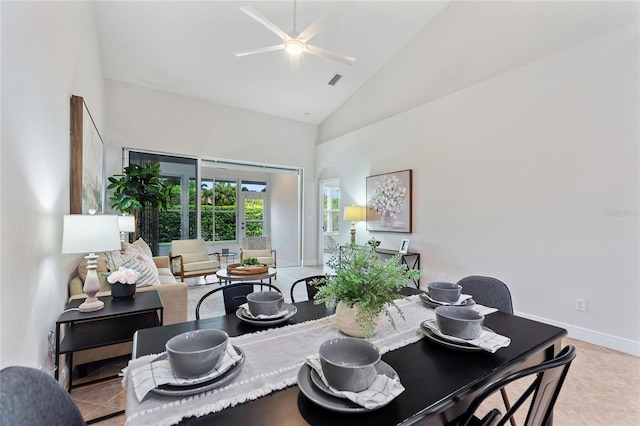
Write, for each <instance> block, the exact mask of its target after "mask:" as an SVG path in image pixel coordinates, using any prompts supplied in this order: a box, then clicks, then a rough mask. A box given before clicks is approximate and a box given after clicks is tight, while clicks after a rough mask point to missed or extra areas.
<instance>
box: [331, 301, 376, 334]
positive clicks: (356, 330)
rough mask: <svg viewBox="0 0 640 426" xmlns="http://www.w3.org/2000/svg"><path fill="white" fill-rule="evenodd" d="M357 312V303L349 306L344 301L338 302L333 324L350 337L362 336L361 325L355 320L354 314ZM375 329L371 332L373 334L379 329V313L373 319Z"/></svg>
mask: <svg viewBox="0 0 640 426" xmlns="http://www.w3.org/2000/svg"><path fill="white" fill-rule="evenodd" d="M357 314H358V305H357V304H356V305H355V306H354V307H353V308H350V307H349V306H348V305H347V304H346V303H345V302H340V303H338V306H337V307H336V314H335V317H334V318H335V322H334V324H335V326H336V328H337V329H338V330H340V331H341V332H343V333H344V334H346V335H347V336H351V337H364V334H363V333H362V327H360V324H359V323H358V321H356V315H357ZM375 324H376V326H375V329H374V331H373V334H374V335H375V334H376V333H377V332H378V330H379V329H380V315H378V317H377V318H376V320H375Z"/></svg>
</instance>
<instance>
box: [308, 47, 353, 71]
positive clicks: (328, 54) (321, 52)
mask: <svg viewBox="0 0 640 426" xmlns="http://www.w3.org/2000/svg"><path fill="white" fill-rule="evenodd" d="M305 51H307V52H309V53H311V54H312V55H316V56H320V57H322V58H327V59H332V60H334V61H338V62H342V63H343V64H345V65H349V66H351V65H353V63H354V62H355V61H356V58H352V57H351V56H346V55H342V54H340V53H336V52H332V51H330V50H327V49H323V48H321V47H317V46H310V45H308V44H307V45H306V47H305Z"/></svg>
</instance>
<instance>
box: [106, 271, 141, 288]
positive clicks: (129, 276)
mask: <svg viewBox="0 0 640 426" xmlns="http://www.w3.org/2000/svg"><path fill="white" fill-rule="evenodd" d="M138 278H140V273H139V272H138V271H136V270H133V269H129V268H122V267H121V268H118V270H117V271H115V272H112V273H111V274H110V275H109V276H108V277H107V281H109V282H110V283H111V284H115V283H117V282H119V283H121V284H135V283H136V281H137V280H138Z"/></svg>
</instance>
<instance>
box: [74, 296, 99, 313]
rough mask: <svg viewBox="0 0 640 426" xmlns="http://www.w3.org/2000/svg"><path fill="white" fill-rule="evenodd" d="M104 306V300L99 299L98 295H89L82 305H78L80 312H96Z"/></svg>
mask: <svg viewBox="0 0 640 426" xmlns="http://www.w3.org/2000/svg"><path fill="white" fill-rule="evenodd" d="M102 308H104V302H103V301H102V300H99V299H98V298H97V297H95V296H94V297H87V298H86V299H85V301H84V302H82V304H81V305H80V306H78V310H79V311H80V312H94V311H99V310H100V309H102Z"/></svg>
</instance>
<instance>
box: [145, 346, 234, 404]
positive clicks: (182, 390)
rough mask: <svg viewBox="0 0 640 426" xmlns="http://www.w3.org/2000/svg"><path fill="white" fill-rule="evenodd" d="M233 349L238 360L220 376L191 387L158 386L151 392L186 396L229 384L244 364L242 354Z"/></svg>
mask: <svg viewBox="0 0 640 426" xmlns="http://www.w3.org/2000/svg"><path fill="white" fill-rule="evenodd" d="M234 348H235V350H236V351H238V353H239V354H240V360H239V361H238V362H236V363H235V364H233V365H232V366H231V368H229V369H228V370H227V371H226V372H224V373H223V374H221V375H220V376H218V377H215V378H213V379H209V380H206V381H204V382H202V383H195V384H191V385H170V384H165V385H160V386H159V387H157V388H155V389H152V390H151V392H153V393H156V394H158V395H165V396H187V395H195V394H198V393H202V392H206V391H209V390H211V389H215V388H219V387H221V386H223V385H226V384H227V383H230V382H231V381H232V380H233V379H235V378H236V376H237V375H238V374H240V371H241V370H242V364H244V352H243V351H242V349H240V348H239V347H237V346H234Z"/></svg>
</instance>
